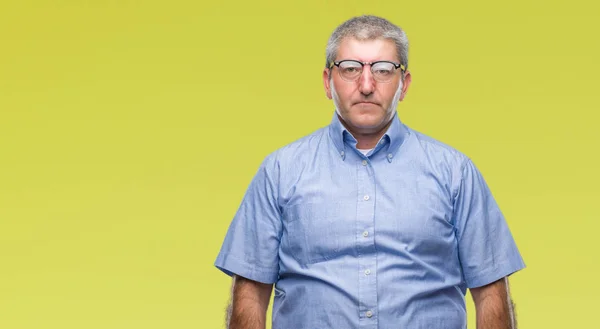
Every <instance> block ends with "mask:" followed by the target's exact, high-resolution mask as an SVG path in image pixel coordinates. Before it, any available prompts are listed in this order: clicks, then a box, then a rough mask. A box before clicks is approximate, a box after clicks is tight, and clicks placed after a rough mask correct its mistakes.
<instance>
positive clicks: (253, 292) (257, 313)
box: [226, 275, 273, 329]
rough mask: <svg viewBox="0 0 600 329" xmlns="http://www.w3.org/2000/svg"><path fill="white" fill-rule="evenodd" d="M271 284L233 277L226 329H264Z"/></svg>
mask: <svg viewBox="0 0 600 329" xmlns="http://www.w3.org/2000/svg"><path fill="white" fill-rule="evenodd" d="M272 288H273V285H272V284H265V283H260V282H256V281H252V280H249V279H246V278H244V277H241V276H238V275H234V276H233V282H232V285H231V302H230V304H229V306H228V307H227V319H226V323H227V328H228V329H264V328H265V326H266V314H267V308H268V306H269V300H270V298H271V290H272Z"/></svg>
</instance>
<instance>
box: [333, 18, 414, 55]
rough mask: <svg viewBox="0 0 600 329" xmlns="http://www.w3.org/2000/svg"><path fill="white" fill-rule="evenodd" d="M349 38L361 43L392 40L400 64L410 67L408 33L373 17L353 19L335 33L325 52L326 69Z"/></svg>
mask: <svg viewBox="0 0 600 329" xmlns="http://www.w3.org/2000/svg"><path fill="white" fill-rule="evenodd" d="M347 37H351V38H354V39H357V40H361V41H362V40H375V39H388V40H392V41H394V43H395V44H396V52H397V55H398V60H400V64H402V65H404V67H408V38H407V37H406V33H404V31H403V30H402V29H401V28H400V27H398V26H396V25H394V24H392V23H391V22H390V21H388V20H386V19H385V18H381V17H377V16H371V15H363V16H358V17H353V18H351V19H349V20H347V21H345V22H344V23H342V24H341V25H340V26H338V27H337V28H336V29H335V30H334V31H333V33H332V34H331V37H330V38H329V41H328V42H327V48H326V50H325V59H326V61H325V67H329V65H331V62H333V61H335V58H336V56H337V52H338V48H339V46H340V43H341V42H342V40H344V38H347Z"/></svg>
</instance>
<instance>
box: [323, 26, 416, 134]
mask: <svg viewBox="0 0 600 329" xmlns="http://www.w3.org/2000/svg"><path fill="white" fill-rule="evenodd" d="M344 59H354V60H358V61H361V62H374V61H383V60H385V61H391V62H394V63H398V62H399V61H398V56H397V54H396V46H395V44H394V42H393V41H391V40H384V39H375V40H366V41H359V40H356V39H353V38H347V39H344V40H342V42H341V43H340V46H339V48H338V54H337V58H336V61H340V60H344ZM338 69H339V68H337V67H333V68H332V69H325V70H324V72H323V83H324V86H325V92H326V93H327V97H328V98H330V99H333V102H334V105H335V108H336V111H337V113H338V115H339V116H340V117H341V118H342V121H343V122H344V124H345V125H346V127H347V128H348V129H349V130H350V131H351V132H356V133H360V134H373V133H377V132H379V131H381V130H382V129H384V128H385V127H386V126H387V124H388V123H389V122H390V120H391V118H392V117H393V116H394V113H395V111H396V106H397V105H398V102H399V101H400V100H402V99H403V98H404V95H405V94H406V90H407V88H408V85H409V84H410V80H411V79H410V73H408V72H406V73H405V79H404V83H402V79H401V74H402V72H401V71H400V70H399V69H398V70H395V71H394V77H393V78H392V80H391V81H388V82H377V81H375V80H374V79H373V76H372V74H371V70H370V69H371V68H370V66H369V65H366V66H365V67H364V69H363V72H362V74H361V76H360V77H359V78H358V80H356V81H353V82H350V81H346V80H343V79H342V78H341V77H340V75H339V72H338V71H337V70H338ZM330 75H331V77H330Z"/></svg>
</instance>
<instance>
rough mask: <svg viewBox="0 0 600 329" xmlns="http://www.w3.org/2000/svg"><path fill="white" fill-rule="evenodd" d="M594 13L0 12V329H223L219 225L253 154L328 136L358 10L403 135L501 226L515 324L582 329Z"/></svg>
mask: <svg viewBox="0 0 600 329" xmlns="http://www.w3.org/2000/svg"><path fill="white" fill-rule="evenodd" d="M598 12H600V10H599V7H598V5H597V4H595V2H592V1H588V2H585V1H580V0H574V1H551V0H550V1H541V0H539V1H523V0H507V1H493V2H483V1H475V0H462V1H414V0H411V1H354V0H352V1H350V0H348V1H341V0H337V1H315V0H311V1H303V2H295V3H293V2H285V1H282V2H276V1H252V2H246V1H231V2H220V1H190V0H171V1H131V0H121V1H116V0H106V1H100V0H89V1H64V0H54V1H49V0H48V1H17V0H3V1H1V2H0V328H2V329H46V328H60V329H75V328H77V329H81V328H86V329H100V328H102V329H108V328H110V329H117V328H123V329H125V328H127V329H131V328H145V329H151V328H178V329H183V328H222V327H223V319H224V309H225V306H226V303H227V299H228V294H229V284H230V280H229V278H228V277H227V276H225V275H224V274H222V273H220V272H219V271H218V270H217V269H215V268H214V267H213V265H212V264H213V262H214V259H215V257H216V255H217V252H218V250H219V248H220V245H221V242H222V240H223V237H224V235H225V232H226V229H227V227H228V225H229V222H230V220H231V218H232V217H233V215H234V213H235V211H236V210H237V207H238V205H239V202H240V201H241V198H242V196H243V193H244V192H245V190H246V187H247V185H248V183H249V182H250V180H251V178H252V176H253V175H254V173H255V172H256V170H257V168H258V165H259V163H260V162H261V161H262V159H263V158H264V157H265V156H266V155H267V154H268V153H270V152H272V151H273V150H275V149H276V148H278V147H280V146H283V145H285V144H287V143H289V142H291V141H293V140H295V139H297V138H299V137H301V136H304V135H306V134H309V133H311V132H312V131H314V130H316V129H318V128H320V127H322V126H325V125H327V124H328V123H329V120H330V119H331V115H332V113H333V106H332V103H331V102H330V101H329V100H327V99H326V97H325V94H324V91H323V87H322V83H321V72H322V67H323V65H324V62H325V59H324V55H325V50H324V49H325V44H326V41H327V38H328V37H329V34H330V33H331V32H332V30H333V29H334V28H335V27H336V26H337V25H338V24H340V23H341V22H342V21H344V20H345V19H347V18H349V17H351V16H355V15H360V14H365V13H368V14H376V15H381V16H384V17H386V18H388V19H390V20H391V21H393V22H394V23H396V24H398V25H400V26H401V27H403V28H404V29H405V30H406V32H407V34H408V37H409V40H410V42H411V48H410V60H409V69H410V71H411V72H412V76H413V83H412V85H411V88H410V89H409V92H408V95H407V97H406V99H405V101H404V102H401V103H400V105H399V108H398V111H399V114H400V117H401V119H402V120H403V121H404V122H405V123H406V124H408V125H409V126H411V127H412V128H414V129H417V130H419V131H421V132H424V133H426V134H428V135H430V136H432V137H434V138H437V139H439V140H441V141H443V142H445V143H448V144H450V145H452V146H454V147H455V148H457V149H459V150H461V151H462V152H464V153H465V154H467V155H468V156H470V157H471V158H472V159H473V160H474V162H475V163H476V164H477V165H478V167H479V168H480V169H481V171H482V172H483V174H484V177H485V178H486V180H487V182H488V184H489V185H490V187H491V189H492V191H493V193H494V196H495V197H496V199H497V201H498V203H499V204H500V206H501V209H502V210H503V212H504V214H505V216H506V218H507V220H508V222H509V226H510V228H511V230H512V232H513V235H514V236H515V239H516V241H517V244H518V246H519V248H520V250H521V252H522V255H523V257H524V259H525V262H526V264H527V266H528V267H527V268H526V269H525V270H524V271H522V272H519V273H517V274H515V275H514V276H513V277H512V278H511V285H512V293H513V297H514V300H515V302H516V305H517V314H518V321H519V324H520V327H521V328H600V326H599V325H598V320H597V314H596V312H597V310H596V308H597V306H598V305H600V300H599V297H598V296H600V284H599V283H598V277H599V276H600V268H599V262H598V259H599V257H598V252H599V251H600V248H599V247H598V229H599V228H600V224H599V220H600V218H599V215H598V210H597V207H598V201H599V197H600V195H599V192H598V187H599V185H600V175H599V174H598V170H599V168H600V160H599V158H598V151H599V149H600V147H599V146H600V145H599V144H600V143H599V142H600V141H599V133H598V130H597V126H598V119H599V115H598V111H599V110H600V106H599V105H600V104H599V102H598V94H599V93H598V88H599V87H600V85H599V83H598V71H599V68H600V66H599V64H598V58H599V57H600V56H599V55H600V52H599V49H600V48H599V46H598V32H599V31H600V24H599V23H598ZM467 298H469V299H468V307H469V308H468V311H469V326H470V327H471V328H475V326H474V321H473V319H474V311H473V306H472V302H471V301H470V297H469V296H467Z"/></svg>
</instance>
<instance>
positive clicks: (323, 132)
mask: <svg viewBox="0 0 600 329" xmlns="http://www.w3.org/2000/svg"><path fill="white" fill-rule="evenodd" d="M328 132H329V129H328V126H325V127H322V128H319V129H317V130H316V131H314V132H312V133H310V134H308V135H305V136H303V137H301V138H299V139H297V140H295V141H293V142H291V143H288V144H286V145H284V146H282V147H280V148H278V149H276V150H274V151H273V152H271V153H269V154H268V155H267V156H266V157H265V159H264V161H263V164H262V166H263V167H266V168H267V170H277V171H278V172H279V171H287V170H289V169H290V168H293V167H297V166H298V165H301V164H303V163H306V162H307V161H309V160H310V159H311V158H313V157H314V156H315V154H317V153H318V152H320V151H323V152H325V148H326V147H327V146H328V142H329V136H328Z"/></svg>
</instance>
